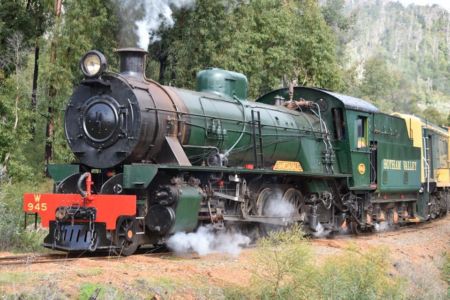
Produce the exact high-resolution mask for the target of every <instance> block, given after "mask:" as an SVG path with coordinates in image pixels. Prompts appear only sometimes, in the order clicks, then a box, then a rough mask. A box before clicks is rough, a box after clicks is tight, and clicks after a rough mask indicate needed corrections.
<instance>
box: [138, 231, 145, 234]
mask: <svg viewBox="0 0 450 300" xmlns="http://www.w3.org/2000/svg"><path fill="white" fill-rule="evenodd" d="M143 234H145V232H144V231H139V232H136V235H143Z"/></svg>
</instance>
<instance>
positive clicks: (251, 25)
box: [149, 0, 341, 98]
mask: <svg viewBox="0 0 450 300" xmlns="http://www.w3.org/2000/svg"><path fill="white" fill-rule="evenodd" d="M174 16H175V21H176V22H175V25H174V26H173V27H172V28H168V27H167V26H165V25H164V24H163V26H162V27H161V28H160V29H159V31H158V32H157V33H155V34H158V35H159V36H160V38H161V39H160V40H156V41H154V42H153V43H152V44H151V45H150V47H149V52H150V55H151V59H153V60H154V61H156V62H158V63H159V64H160V68H159V71H160V72H159V78H160V80H161V81H163V83H166V84H172V85H176V86H183V87H187V88H194V86H195V75H196V73H197V72H198V71H199V70H201V69H204V68H207V67H211V66H215V67H221V68H224V69H229V70H234V71H237V72H241V73H244V74H245V75H246V76H247V77H248V79H249V82H250V91H249V96H250V97H251V98H254V97H256V96H258V95H260V94H262V93H265V92H267V91H269V90H271V89H273V88H277V87H279V86H280V85H282V84H283V81H285V83H286V81H291V80H294V79H295V80H297V81H298V82H300V83H302V84H309V85H316V86H322V87H328V88H331V89H336V88H338V87H339V86H340V85H341V81H340V68H339V66H338V64H337V59H336V53H335V47H334V43H335V40H334V37H333V33H332V30H331V28H330V27H329V26H328V25H327V24H326V22H325V20H324V18H323V16H322V14H321V11H320V8H319V6H318V4H317V2H316V1H312V0H307V1H300V2H298V1H283V2H281V1H275V0H263V1H238V0H235V1H229V2H222V1H211V0H199V1H197V2H196V6H195V8H194V9H193V10H185V9H183V10H180V11H177V12H176V13H175V14H174ZM323 66H327V67H326V68H324V67H323ZM152 75H153V76H155V75H156V74H154V73H153V74H152Z"/></svg>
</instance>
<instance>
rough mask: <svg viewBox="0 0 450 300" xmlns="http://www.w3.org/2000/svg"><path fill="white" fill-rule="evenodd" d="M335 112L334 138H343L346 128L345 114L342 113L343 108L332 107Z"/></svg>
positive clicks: (333, 112)
mask: <svg viewBox="0 0 450 300" xmlns="http://www.w3.org/2000/svg"><path fill="white" fill-rule="evenodd" d="M331 113H332V114H333V122H334V138H335V139H337V140H342V139H344V138H345V128H344V116H343V114H342V109H341V108H333V109H331Z"/></svg>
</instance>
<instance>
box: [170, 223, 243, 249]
mask: <svg viewBox="0 0 450 300" xmlns="http://www.w3.org/2000/svg"><path fill="white" fill-rule="evenodd" d="M249 244H250V238H249V237H247V236H245V235H243V234H241V233H237V232H223V231H215V230H214V228H213V227H212V226H211V225H208V226H201V227H200V228H198V230H197V231H196V232H191V233H185V232H177V233H175V234H174V235H173V236H171V237H170V238H169V239H168V240H167V246H168V247H169V248H170V249H171V250H173V251H175V253H178V254H184V253H189V252H196V253H197V254H198V255H200V256H203V255H207V254H210V253H227V254H231V255H233V256H237V255H239V253H240V251H241V250H242V247H245V246H248V245H249Z"/></svg>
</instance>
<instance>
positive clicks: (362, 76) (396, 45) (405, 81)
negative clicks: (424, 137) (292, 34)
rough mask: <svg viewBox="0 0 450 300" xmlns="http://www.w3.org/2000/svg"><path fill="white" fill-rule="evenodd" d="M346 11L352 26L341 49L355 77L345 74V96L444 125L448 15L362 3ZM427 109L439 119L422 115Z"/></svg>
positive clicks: (358, 1) (448, 59) (448, 108)
mask: <svg viewBox="0 0 450 300" xmlns="http://www.w3.org/2000/svg"><path fill="white" fill-rule="evenodd" d="M335 1H337V2H339V0H333V1H332V2H335ZM347 9H348V10H347V13H348V12H350V13H352V14H353V16H354V17H355V18H354V23H353V24H352V26H351V27H350V28H349V30H348V32H346V33H339V38H338V41H339V45H338V47H339V48H342V47H343V48H345V52H346V53H347V55H346V56H345V57H346V58H349V59H350V60H349V61H348V62H344V63H345V64H344V67H345V68H346V69H348V70H350V71H354V70H357V72H356V73H355V72H347V74H348V75H346V76H345V77H346V78H344V80H345V81H346V82H348V83H349V84H348V85H346V86H345V91H346V92H351V93H354V94H356V95H358V96H360V97H365V98H366V99H368V100H370V101H372V102H374V103H375V104H376V105H378V106H379V107H380V108H381V109H382V110H385V111H386V112H388V113H389V112H392V111H399V112H404V113H413V114H417V115H419V116H422V117H425V118H429V117H430V116H431V118H432V119H433V120H434V121H435V122H440V121H441V119H445V118H446V117H447V115H448V114H449V112H450V105H449V103H450V96H449V95H450V88H449V85H448V79H449V70H450V55H449V54H450V48H449V44H448V37H449V36H450V21H449V20H450V13H449V12H448V11H446V10H444V9H442V8H439V7H437V6H433V7H431V6H414V5H410V6H408V7H404V6H402V5H401V4H400V3H395V2H386V3H382V2H380V1H372V2H370V1H369V2H367V1H362V0H355V1H352V3H351V4H348V7H347ZM331 11H332V12H333V10H331ZM331 16H333V14H332V13H331ZM327 18H328V17H327ZM348 36H351V39H349V40H348V39H346V37H348ZM349 77H350V78H349ZM352 77H353V78H352ZM429 107H434V108H435V109H437V110H438V111H439V113H438V114H439V116H438V114H435V111H433V110H431V111H427V112H425V111H424V110H425V109H427V108H429ZM444 121H445V120H444ZM444 123H445V122H444ZM441 124H442V123H441Z"/></svg>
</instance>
